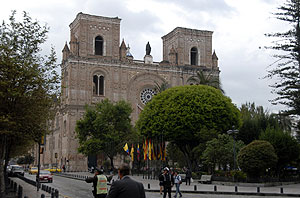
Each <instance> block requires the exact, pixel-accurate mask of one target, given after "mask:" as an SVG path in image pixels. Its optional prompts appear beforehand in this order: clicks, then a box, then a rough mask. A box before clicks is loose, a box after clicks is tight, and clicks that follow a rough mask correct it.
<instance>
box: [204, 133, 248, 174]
mask: <svg viewBox="0 0 300 198" xmlns="http://www.w3.org/2000/svg"><path fill="white" fill-rule="evenodd" d="M234 144H235V152H236V153H239V151H240V149H241V148H242V147H244V146H245V145H244V143H243V142H242V141H237V142H235V143H234V139H233V137H231V136H229V135H227V134H219V135H218V138H214V139H212V140H210V141H208V142H207V143H206V149H205V151H204V152H203V155H202V157H203V159H204V160H205V164H207V165H208V166H209V167H210V169H211V171H213V170H214V168H215V167H216V165H219V166H220V168H222V169H224V170H226V167H227V165H230V168H232V167H233V160H234V159H233V156H234V154H233V152H234V151H233V147H234Z"/></svg>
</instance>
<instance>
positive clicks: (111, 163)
mask: <svg viewBox="0 0 300 198" xmlns="http://www.w3.org/2000/svg"><path fill="white" fill-rule="evenodd" d="M109 159H110V166H111V167H112V169H113V170H115V167H114V157H109Z"/></svg>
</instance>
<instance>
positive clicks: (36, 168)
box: [29, 167, 38, 175]
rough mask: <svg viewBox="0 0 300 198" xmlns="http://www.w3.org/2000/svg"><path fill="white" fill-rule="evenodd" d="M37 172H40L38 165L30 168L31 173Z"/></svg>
mask: <svg viewBox="0 0 300 198" xmlns="http://www.w3.org/2000/svg"><path fill="white" fill-rule="evenodd" d="M37 172H38V167H31V168H30V170H29V174H30V175H33V174H37Z"/></svg>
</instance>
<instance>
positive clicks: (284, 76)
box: [266, 0, 300, 115]
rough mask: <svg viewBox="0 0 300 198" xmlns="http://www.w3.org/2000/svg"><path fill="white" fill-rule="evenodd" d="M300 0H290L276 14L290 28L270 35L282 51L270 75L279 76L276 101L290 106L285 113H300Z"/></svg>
mask: <svg viewBox="0 0 300 198" xmlns="http://www.w3.org/2000/svg"><path fill="white" fill-rule="evenodd" d="M299 7H300V1H299V0H286V2H285V3H284V4H283V5H282V6H280V7H279V8H278V12H277V13H275V14H274V15H275V16H276V17H277V19H278V20H280V21H283V22H286V23H288V24H289V25H290V28H289V29H288V30H287V31H285V32H279V33H273V34H267V35H266V36H268V37H274V38H276V40H275V41H274V42H273V43H275V44H274V46H272V47H269V48H271V49H273V50H278V51H279V53H278V54H276V55H274V57H276V58H278V60H277V61H276V63H277V64H276V65H275V66H274V67H270V68H271V69H270V70H269V71H268V72H269V74H268V76H267V77H269V78H273V79H277V81H276V82H275V84H273V85H272V87H273V92H274V93H276V94H278V95H279V96H278V97H277V98H275V99H274V100H273V103H274V104H278V103H279V104H283V105H285V106H287V107H288V108H289V109H288V110H286V111H285V113H287V114H290V115H293V114H294V115H300V83H299V82H300V9H299Z"/></svg>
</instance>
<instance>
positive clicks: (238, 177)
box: [230, 170, 247, 181]
mask: <svg viewBox="0 0 300 198" xmlns="http://www.w3.org/2000/svg"><path fill="white" fill-rule="evenodd" d="M230 174H231V175H232V177H234V179H235V181H246V179H247V174H246V173H244V172H243V171H240V170H232V171H230Z"/></svg>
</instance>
